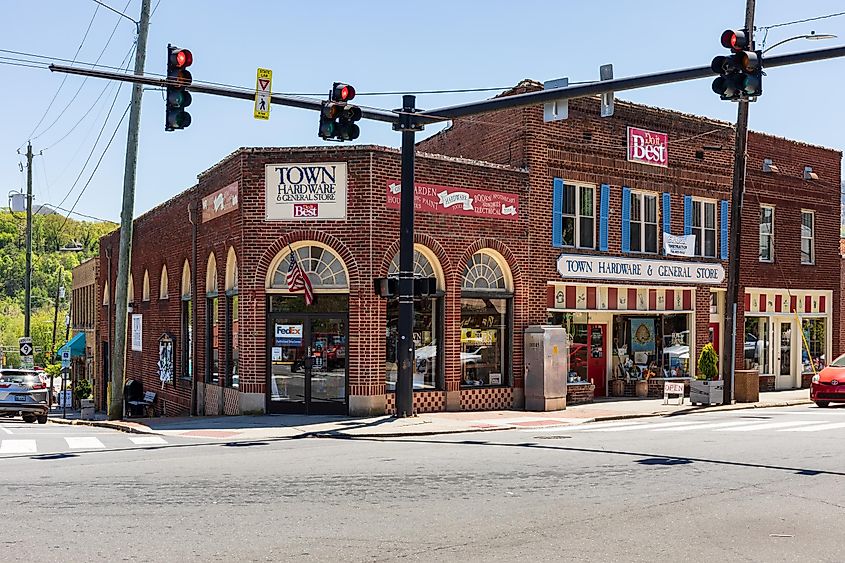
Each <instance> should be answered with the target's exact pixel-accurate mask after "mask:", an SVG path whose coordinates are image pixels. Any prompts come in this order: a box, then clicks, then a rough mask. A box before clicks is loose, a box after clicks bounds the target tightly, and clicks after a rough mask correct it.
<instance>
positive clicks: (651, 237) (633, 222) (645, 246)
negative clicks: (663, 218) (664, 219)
mask: <svg viewBox="0 0 845 563" xmlns="http://www.w3.org/2000/svg"><path fill="white" fill-rule="evenodd" d="M628 233H629V237H630V240H629V249H630V250H631V252H652V253H657V195H656V194H648V193H638V192H631V218H630V228H629V230H628Z"/></svg>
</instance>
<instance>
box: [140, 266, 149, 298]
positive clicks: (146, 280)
mask: <svg viewBox="0 0 845 563" xmlns="http://www.w3.org/2000/svg"><path fill="white" fill-rule="evenodd" d="M141 300H142V301H149V300H150V271H149V270H144V287H143V288H142V290H141Z"/></svg>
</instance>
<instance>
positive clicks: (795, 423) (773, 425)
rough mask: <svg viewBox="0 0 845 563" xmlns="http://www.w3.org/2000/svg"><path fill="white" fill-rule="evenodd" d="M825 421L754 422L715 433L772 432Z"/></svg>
mask: <svg viewBox="0 0 845 563" xmlns="http://www.w3.org/2000/svg"><path fill="white" fill-rule="evenodd" d="M825 422H826V421H825V420H791V421H788V422H764V423H762V424H761V423H760V422H754V423H751V424H748V425H746V426H736V427H734V428H719V429H717V430H716V432H749V431H751V430H772V429H775V428H786V427H789V426H804V425H806V424H823V423H825Z"/></svg>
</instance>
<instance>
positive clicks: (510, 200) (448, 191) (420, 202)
mask: <svg viewBox="0 0 845 563" xmlns="http://www.w3.org/2000/svg"><path fill="white" fill-rule="evenodd" d="M401 192H402V183H401V182H400V181H399V180H392V181H389V182H387V207H388V209H399V201H400V194H401ZM414 211H429V212H432V213H443V214H445V215H464V216H466V217H490V218H494V219H507V220H510V221H516V220H518V219H519V196H518V195H516V194H508V193H504V192H490V191H485V190H475V189H472V188H449V187H446V186H437V185H434V184H420V183H415V184H414Z"/></svg>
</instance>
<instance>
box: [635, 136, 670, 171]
mask: <svg viewBox="0 0 845 563" xmlns="http://www.w3.org/2000/svg"><path fill="white" fill-rule="evenodd" d="M628 160H629V161H630V162H639V163H641V164H650V165H651V166H662V167H664V168H665V167H668V166H669V135H667V134H666V133H658V132H657V131H649V130H647V129H640V128H638V127H628Z"/></svg>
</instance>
